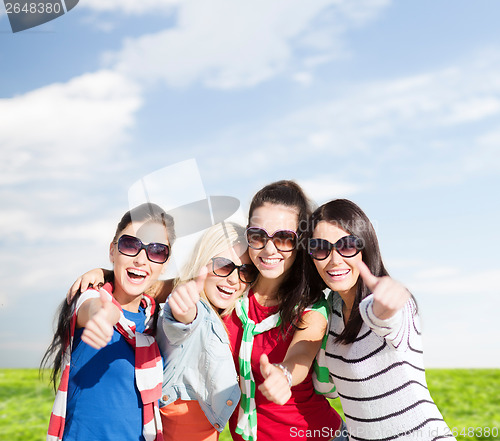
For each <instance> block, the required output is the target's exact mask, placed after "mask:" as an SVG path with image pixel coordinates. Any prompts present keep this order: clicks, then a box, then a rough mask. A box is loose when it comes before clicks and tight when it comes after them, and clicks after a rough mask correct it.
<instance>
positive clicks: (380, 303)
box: [357, 261, 411, 320]
mask: <svg viewBox="0 0 500 441" xmlns="http://www.w3.org/2000/svg"><path fill="white" fill-rule="evenodd" d="M357 266H358V269H359V275H360V276H361V278H362V279H363V282H365V285H366V286H367V287H368V289H369V290H370V291H371V292H372V294H373V313H374V314H375V315H376V316H377V317H378V318H379V319H381V320H386V319H388V318H391V317H392V316H393V315H394V314H396V313H397V312H398V311H399V310H400V309H402V308H403V306H404V305H405V304H406V302H407V301H408V299H409V298H410V297H411V294H410V292H409V291H408V290H407V289H406V288H405V287H404V286H403V285H402V284H401V283H399V282H396V281H395V280H394V279H391V278H390V277H389V276H384V277H376V276H374V275H373V274H372V273H371V271H370V269H369V268H368V266H366V264H365V263H364V262H363V261H360V262H358V263H357Z"/></svg>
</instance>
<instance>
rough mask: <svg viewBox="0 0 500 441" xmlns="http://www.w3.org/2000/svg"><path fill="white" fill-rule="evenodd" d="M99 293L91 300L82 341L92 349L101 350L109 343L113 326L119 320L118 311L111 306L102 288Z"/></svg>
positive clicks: (108, 297) (114, 306)
mask: <svg viewBox="0 0 500 441" xmlns="http://www.w3.org/2000/svg"><path fill="white" fill-rule="evenodd" d="M99 293H100V297H99V298H98V299H97V298H95V299H92V300H91V302H92V305H91V307H90V311H89V314H90V319H89V320H88V321H87V323H86V324H85V329H84V330H83V333H82V341H83V342H85V343H87V344H88V345H89V346H92V347H93V348H94V349H101V348H103V347H104V346H106V345H107V344H108V343H109V341H110V340H111V337H112V336H113V326H114V325H115V324H116V323H117V322H118V320H119V319H120V310H119V309H118V307H117V306H116V305H114V304H113V302H112V301H111V297H110V295H109V294H108V293H107V292H106V291H105V290H104V289H102V288H101V289H100V290H99Z"/></svg>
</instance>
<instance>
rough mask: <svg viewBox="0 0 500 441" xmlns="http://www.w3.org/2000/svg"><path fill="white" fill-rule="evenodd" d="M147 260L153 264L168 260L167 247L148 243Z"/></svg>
mask: <svg viewBox="0 0 500 441" xmlns="http://www.w3.org/2000/svg"><path fill="white" fill-rule="evenodd" d="M146 251H147V254H148V258H149V260H151V262H154V263H165V262H166V261H167V259H168V253H169V249H168V246H167V245H165V244H162V243H150V244H149V245H148V247H147V250H146Z"/></svg>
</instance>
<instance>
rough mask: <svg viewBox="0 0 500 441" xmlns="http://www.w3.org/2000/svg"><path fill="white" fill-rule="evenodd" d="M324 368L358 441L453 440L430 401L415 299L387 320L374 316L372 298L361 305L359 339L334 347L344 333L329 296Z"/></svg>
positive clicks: (338, 305)
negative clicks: (328, 373) (326, 368)
mask: <svg viewBox="0 0 500 441" xmlns="http://www.w3.org/2000/svg"><path fill="white" fill-rule="evenodd" d="M332 294H333V298H332V299H331V302H332V312H331V314H330V323H329V337H328V342H327V346H326V364H327V366H328V368H329V371H330V375H331V376H332V377H333V381H334V383H335V386H336V387H337V392H338V394H339V397H340V400H341V403H342V408H343V410H344V413H345V417H346V423H347V427H348V429H349V434H350V439H351V440H358V441H366V440H369V441H375V440H376V441H383V440H384V441H388V440H396V439H397V440H410V439H411V440H420V441H432V440H437V439H443V438H446V441H449V440H453V439H454V438H453V436H452V434H451V431H450V429H449V428H448V426H447V425H446V423H445V422H444V421H443V417H442V416H441V413H440V412H439V410H438V408H437V407H436V405H435V404H434V401H433V400H432V398H431V396H430V394H429V390H428V389H427V383H426V381H425V370H424V364H423V353H422V340H421V336H420V322H419V317H418V314H417V313H416V307H415V303H414V302H413V300H411V299H410V300H409V301H408V302H407V303H406V305H405V307H404V308H403V309H402V310H401V311H399V312H398V313H397V314H395V315H394V316H393V317H391V318H390V319H387V320H380V319H378V318H377V317H376V316H375V314H374V313H373V296H372V295H370V296H368V297H367V298H365V299H364V300H363V301H362V302H361V304H360V313H361V316H362V318H363V321H364V323H363V325H362V328H361V330H360V332H359V334H358V337H357V339H356V340H355V341H354V342H353V343H351V344H348V345H344V344H337V343H335V342H334V340H335V337H336V336H337V335H339V334H340V333H341V332H342V331H343V330H344V320H343V317H342V299H341V297H340V295H339V294H338V293H332Z"/></svg>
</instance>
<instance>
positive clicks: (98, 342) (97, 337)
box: [82, 318, 113, 349]
mask: <svg viewBox="0 0 500 441" xmlns="http://www.w3.org/2000/svg"><path fill="white" fill-rule="evenodd" d="M112 335H113V329H112V328H111V329H110V328H109V326H108V324H107V323H105V322H100V320H99V319H98V318H97V320H96V319H93V320H90V321H89V322H88V323H87V326H86V327H85V329H84V330H83V333H82V341H83V342H85V343H87V344H88V345H90V346H92V347H93V348H95V349H100V348H103V347H104V346H106V345H107V344H108V342H109V341H110V340H111V337H112Z"/></svg>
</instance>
